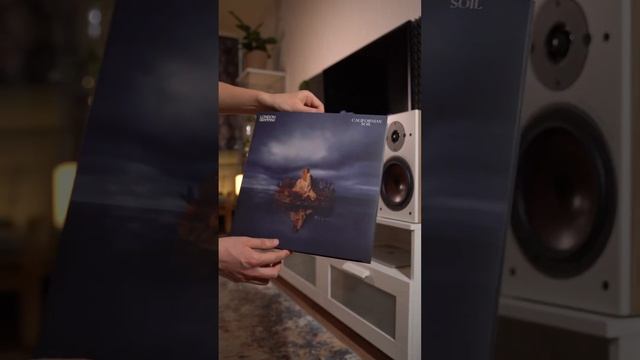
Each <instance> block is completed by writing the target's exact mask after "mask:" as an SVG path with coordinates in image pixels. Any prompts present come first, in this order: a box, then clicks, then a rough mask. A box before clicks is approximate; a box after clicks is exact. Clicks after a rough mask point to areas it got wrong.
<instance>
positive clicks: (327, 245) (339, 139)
mask: <svg viewBox="0 0 640 360" xmlns="http://www.w3.org/2000/svg"><path fill="white" fill-rule="evenodd" d="M386 124H387V119H386V117H385V116H378V115H359V114H349V113H342V114H320V113H265V114H260V115H258V121H257V124H256V129H255V133H254V137H253V140H252V144H251V149H250V152H249V156H248V158H247V162H246V164H245V168H244V178H243V182H242V189H241V191H240V196H239V199H238V208H237V211H236V215H235V218H234V223H233V229H232V233H233V235H237V236H251V237H261V238H277V239H279V240H280V245H279V247H280V248H283V249H288V250H291V251H294V252H302V253H308V254H314V255H321V256H327V257H334V258H340V259H348V260H355V261H362V262H369V261H370V260H371V251H372V248H373V237H374V229H375V222H376V214H377V204H378V196H379V189H380V177H381V171H382V162H383V160H382V156H383V149H384V137H385V131H386Z"/></svg>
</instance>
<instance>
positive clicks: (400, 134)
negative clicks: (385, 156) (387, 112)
mask: <svg viewBox="0 0 640 360" xmlns="http://www.w3.org/2000/svg"><path fill="white" fill-rule="evenodd" d="M406 137H407V133H406V132H405V131H404V126H403V125H402V123H401V122H399V121H394V122H392V123H391V124H389V126H388V127H387V137H386V141H387V147H389V149H391V151H393V152H396V151H399V150H400V149H402V146H403V145H404V139H405V138H406Z"/></svg>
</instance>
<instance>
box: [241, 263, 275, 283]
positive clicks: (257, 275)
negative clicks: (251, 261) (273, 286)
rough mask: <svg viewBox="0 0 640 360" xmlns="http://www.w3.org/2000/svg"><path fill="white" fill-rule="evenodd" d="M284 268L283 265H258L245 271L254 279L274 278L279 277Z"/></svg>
mask: <svg viewBox="0 0 640 360" xmlns="http://www.w3.org/2000/svg"><path fill="white" fill-rule="evenodd" d="M280 270H282V265H276V266H274V267H257V268H253V269H249V270H247V271H246V272H245V273H246V274H247V275H248V276H249V277H251V279H253V280H263V281H264V280H267V281H269V280H273V279H275V278H277V277H278V275H279V274H280Z"/></svg>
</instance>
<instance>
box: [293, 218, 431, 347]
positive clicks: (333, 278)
mask: <svg viewBox="0 0 640 360" xmlns="http://www.w3.org/2000/svg"><path fill="white" fill-rule="evenodd" d="M420 231H421V225H420V224H411V223H406V222H400V221H395V220H388V219H383V218H378V220H377V229H376V240H375V246H374V255H373V260H372V262H371V264H363V263H357V262H350V261H343V260H335V259H329V258H324V257H319V256H311V255H304V254H292V255H291V256H289V257H288V258H287V259H286V260H285V262H284V267H283V270H282V272H281V277H282V278H283V279H284V280H286V281H287V282H289V283H290V284H291V285H293V286H294V287H296V288H297V289H298V290H300V291H301V292H302V293H304V294H305V295H307V296H308V297H310V298H311V299H312V300H314V301H315V302H316V303H317V304H318V305H320V306H322V307H323V308H324V309H326V310H327V311H328V312H330V313H331V314H333V315H334V316H335V317H337V318H338V319H340V320H341V321H342V322H343V323H344V324H346V325H347V326H349V327H350V328H351V329H353V330H354V331H355V332H357V333H358V334H360V335H361V336H362V337H364V338H365V339H367V340H368V341H369V342H371V343H372V344H374V345H375V346H376V347H378V348H379V349H380V350H382V351H383V352H384V353H386V354H387V355H389V356H390V357H392V358H394V359H420V331H421V329H420V326H421V324H420V323H421V292H420V291H421V290H420V272H421V263H420V254H421V248H420V236H421V235H420Z"/></svg>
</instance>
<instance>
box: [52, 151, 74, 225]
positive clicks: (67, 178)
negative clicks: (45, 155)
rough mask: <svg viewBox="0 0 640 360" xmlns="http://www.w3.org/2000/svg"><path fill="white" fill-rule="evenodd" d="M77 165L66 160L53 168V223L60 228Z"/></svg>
mask: <svg viewBox="0 0 640 360" xmlns="http://www.w3.org/2000/svg"><path fill="white" fill-rule="evenodd" d="M77 167H78V164H77V163H76V162H75V161H67V162H63V163H61V164H58V166H56V167H55V168H54V169H53V181H52V193H53V199H52V200H53V201H52V203H53V225H54V226H55V227H56V228H57V229H62V227H63V226H64V220H65V219H66V217H67V210H68V208H69V202H70V201H71V190H72V189H73V181H74V179H75V177H76V169H77Z"/></svg>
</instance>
